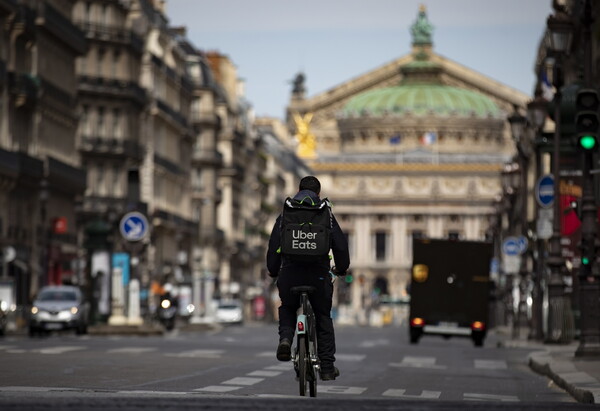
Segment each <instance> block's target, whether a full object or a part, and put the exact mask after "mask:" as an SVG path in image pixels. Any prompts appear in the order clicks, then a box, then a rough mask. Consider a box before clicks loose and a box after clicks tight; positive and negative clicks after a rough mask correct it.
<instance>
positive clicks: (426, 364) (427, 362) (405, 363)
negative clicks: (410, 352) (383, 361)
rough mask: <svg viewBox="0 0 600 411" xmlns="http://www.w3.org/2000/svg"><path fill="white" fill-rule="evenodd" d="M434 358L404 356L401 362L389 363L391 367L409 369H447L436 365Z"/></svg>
mask: <svg viewBox="0 0 600 411" xmlns="http://www.w3.org/2000/svg"><path fill="white" fill-rule="evenodd" d="M435 362H436V358H435V357H410V356H406V357H404V358H403V359H402V362H400V363H397V362H392V363H389V365H390V366H391V367H409V368H432V369H437V370H444V369H446V368H447V367H446V366H445V365H436V364H435Z"/></svg>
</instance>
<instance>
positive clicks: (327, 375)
mask: <svg viewBox="0 0 600 411" xmlns="http://www.w3.org/2000/svg"><path fill="white" fill-rule="evenodd" d="M320 374H321V381H333V380H335V379H336V377H339V376H340V370H338V369H337V367H333V371H328V372H322V371H321V373H320Z"/></svg>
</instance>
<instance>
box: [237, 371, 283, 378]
mask: <svg viewBox="0 0 600 411" xmlns="http://www.w3.org/2000/svg"><path fill="white" fill-rule="evenodd" d="M281 374H283V371H267V370H258V371H252V372H249V373H248V374H246V375H247V376H249V377H277V376H278V375H281Z"/></svg>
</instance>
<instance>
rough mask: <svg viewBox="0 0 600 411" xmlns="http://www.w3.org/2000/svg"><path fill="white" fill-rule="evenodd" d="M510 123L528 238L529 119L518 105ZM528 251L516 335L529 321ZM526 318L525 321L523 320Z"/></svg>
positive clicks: (522, 229)
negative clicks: (527, 292)
mask: <svg viewBox="0 0 600 411" xmlns="http://www.w3.org/2000/svg"><path fill="white" fill-rule="evenodd" d="M508 122H509V123H510V129H511V132H512V138H513V140H514V141H515V145H516V147H517V154H518V156H517V159H518V164H519V170H520V173H519V178H520V181H519V197H520V206H521V208H520V210H519V215H520V219H519V220H520V221H519V226H520V234H521V236H522V237H523V238H527V191H528V186H527V170H528V163H529V154H530V147H529V145H528V144H527V143H528V141H527V139H526V137H525V136H526V130H525V125H526V123H527V119H526V118H525V116H523V115H521V113H520V112H519V107H518V106H517V105H514V106H513V112H512V114H511V115H510V116H509V117H508ZM528 254H529V253H528V251H527V250H525V252H524V253H523V254H522V255H521V261H520V263H519V303H518V305H517V318H516V321H515V323H514V324H513V326H514V327H513V335H515V336H516V334H517V330H520V328H521V326H523V325H524V324H526V323H527V296H526V291H527V274H528V270H527V268H528V267H527V257H528ZM523 319H525V321H523Z"/></svg>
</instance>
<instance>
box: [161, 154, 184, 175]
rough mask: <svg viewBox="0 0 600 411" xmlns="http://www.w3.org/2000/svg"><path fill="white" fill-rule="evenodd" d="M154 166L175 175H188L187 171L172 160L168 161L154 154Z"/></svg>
mask: <svg viewBox="0 0 600 411" xmlns="http://www.w3.org/2000/svg"><path fill="white" fill-rule="evenodd" d="M154 164H155V165H157V166H160V167H162V168H164V169H165V170H167V171H168V172H170V173H173V174H178V175H184V174H186V171H185V170H184V169H182V168H181V167H179V166H178V165H177V164H175V163H173V162H172V161H171V160H168V159H166V158H164V157H162V156H160V155H158V154H154Z"/></svg>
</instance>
